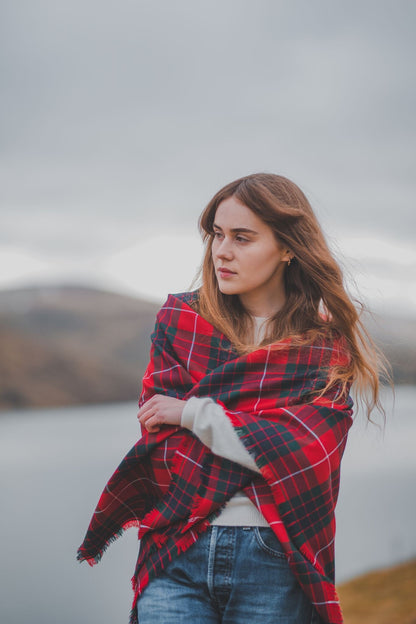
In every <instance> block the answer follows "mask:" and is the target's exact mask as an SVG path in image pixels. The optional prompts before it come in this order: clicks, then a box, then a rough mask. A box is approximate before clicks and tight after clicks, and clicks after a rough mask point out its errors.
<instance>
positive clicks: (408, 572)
mask: <svg viewBox="0 0 416 624" xmlns="http://www.w3.org/2000/svg"><path fill="white" fill-rule="evenodd" d="M338 593H339V597H340V600H341V606H342V611H343V614H344V621H345V624H416V559H415V560H413V561H410V562H408V563H404V564H401V565H399V566H396V567H394V568H389V569H387V570H380V571H377V572H372V573H370V574H366V575H365V576H360V577H359V578H356V579H354V580H352V581H349V582H348V583H345V584H344V585H341V586H340V587H338Z"/></svg>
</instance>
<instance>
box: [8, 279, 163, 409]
mask: <svg viewBox="0 0 416 624" xmlns="http://www.w3.org/2000/svg"><path fill="white" fill-rule="evenodd" d="M158 307H159V306H157V305H155V304H151V303H148V302H144V301H140V300H138V299H134V298H131V297H125V296H122V295H116V294H112V293H106V292H102V291H97V290H93V289H86V288H79V287H65V288H42V289H24V290H17V291H9V292H5V293H1V294H0V344H1V351H0V407H1V408H5V409H10V408H13V407H25V406H36V407H38V406H39V407H40V406H53V405H72V404H83V403H91V402H93V403H99V402H104V401H123V400H130V399H131V400H135V399H136V398H137V396H138V393H139V391H140V381H141V378H142V376H143V373H144V370H145V367H146V364H147V361H148V356H149V347H150V340H149V335H150V333H151V331H152V329H153V326H154V320H155V314H156V311H157V309H158Z"/></svg>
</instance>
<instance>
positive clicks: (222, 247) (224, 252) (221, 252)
mask: <svg viewBox="0 0 416 624" xmlns="http://www.w3.org/2000/svg"><path fill="white" fill-rule="evenodd" d="M215 255H216V256H217V258H219V259H220V260H221V259H223V258H224V259H226V260H231V258H232V257H233V250H232V242H231V241H230V240H228V239H227V238H226V237H224V238H223V239H222V240H221V241H219V242H218V243H217V247H216V249H215Z"/></svg>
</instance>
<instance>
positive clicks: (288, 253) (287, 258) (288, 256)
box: [282, 249, 295, 262]
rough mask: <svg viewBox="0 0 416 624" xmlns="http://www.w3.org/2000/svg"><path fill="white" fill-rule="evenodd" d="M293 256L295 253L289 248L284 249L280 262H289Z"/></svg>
mask: <svg viewBox="0 0 416 624" xmlns="http://www.w3.org/2000/svg"><path fill="white" fill-rule="evenodd" d="M294 257H295V254H294V253H293V251H292V250H291V249H285V250H284V254H283V256H282V262H290V261H291V260H293V258H294Z"/></svg>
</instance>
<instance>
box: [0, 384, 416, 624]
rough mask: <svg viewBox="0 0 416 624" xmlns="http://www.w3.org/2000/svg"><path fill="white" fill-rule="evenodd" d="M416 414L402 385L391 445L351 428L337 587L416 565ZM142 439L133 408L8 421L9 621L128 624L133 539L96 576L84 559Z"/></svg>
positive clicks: (4, 463)
mask: <svg viewBox="0 0 416 624" xmlns="http://www.w3.org/2000/svg"><path fill="white" fill-rule="evenodd" d="M389 403H391V401H389ZM415 405H416V388H414V387H403V388H398V389H397V391H396V405H395V409H394V412H392V409H391V405H390V406H389V408H388V411H389V417H388V424H387V427H386V430H385V433H384V436H383V434H382V432H380V431H379V430H378V429H377V428H375V427H370V428H366V427H365V426H364V425H363V424H361V423H360V422H357V423H356V424H355V425H354V427H353V430H352V432H351V434H350V440H349V445H348V446H347V451H346V454H345V457H344V462H343V474H342V485H341V493H340V499H339V504H338V514H337V518H338V531H337V576H338V581H343V580H346V579H348V578H350V577H352V576H355V575H357V574H360V573H362V572H365V571H367V570H370V569H373V568H377V567H380V566H385V565H390V564H393V563H396V562H400V561H403V560H405V559H407V558H409V557H412V556H416V531H415V530H414V527H415V524H416V497H415V491H416V488H415V477H416V454H415V453H414V449H413V447H414V442H413V441H414V440H415V439H416V417H415ZM137 434H138V427H137V420H136V405H135V404H131V403H128V404H126V403H123V404H117V405H106V406H92V407H82V408H70V409H50V410H30V411H25V412H19V413H17V412H16V413H10V414H2V415H1V416H0V480H1V501H2V506H1V514H0V535H1V537H2V549H1V557H0V566H1V579H0V621H1V622H2V624H26V623H27V622H30V623H31V624H52V623H53V624H56V622H59V623H60V624H115V623H123V622H126V623H127V620H128V614H129V610H130V602H131V598H132V593H131V590H130V576H131V574H132V571H133V568H134V564H135V560H136V555H137V538H136V532H135V530H130V531H128V532H127V533H126V534H125V535H124V536H123V537H122V538H121V539H120V540H118V542H116V543H115V544H113V545H112V546H111V548H110V549H109V550H108V551H107V553H106V554H105V556H104V558H103V560H102V562H101V563H100V564H99V565H98V566H95V567H94V568H90V567H89V566H88V565H87V564H85V563H84V564H81V565H80V564H79V563H77V562H76V561H75V553H76V549H77V547H78V546H79V544H80V543H81V541H82V539H83V536H84V533H85V530H86V528H87V525H88V522H89V519H90V516H91V514H92V512H93V510H94V507H95V504H96V502H97V500H98V496H99V494H100V493H101V490H102V488H103V486H104V485H105V482H106V480H107V478H108V477H109V476H110V475H111V474H112V472H113V470H114V468H115V467H116V466H117V465H118V463H119V461H120V459H121V458H122V456H123V455H124V453H125V452H126V451H127V450H129V448H130V447H131V446H132V445H133V444H134V442H135V441H136V438H137Z"/></svg>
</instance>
